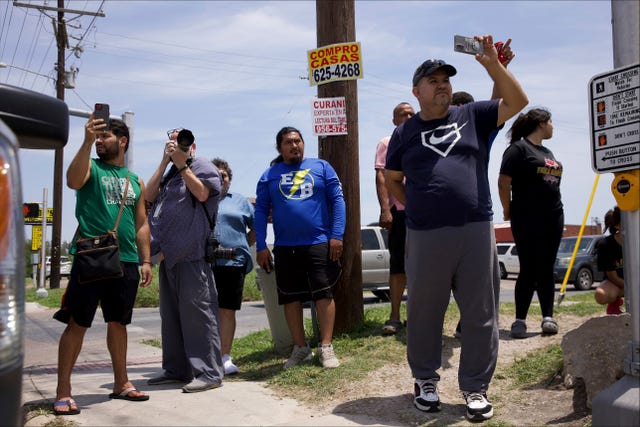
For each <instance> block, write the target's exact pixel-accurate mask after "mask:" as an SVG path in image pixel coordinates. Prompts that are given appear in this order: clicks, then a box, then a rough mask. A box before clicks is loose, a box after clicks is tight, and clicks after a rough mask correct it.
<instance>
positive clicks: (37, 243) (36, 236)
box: [31, 225, 42, 251]
mask: <svg viewBox="0 0 640 427" xmlns="http://www.w3.org/2000/svg"><path fill="white" fill-rule="evenodd" d="M41 247H42V226H41V225H34V226H33V227H31V250H32V251H37V250H39V249H40V248H41Z"/></svg>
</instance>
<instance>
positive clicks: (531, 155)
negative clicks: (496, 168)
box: [500, 138, 562, 217]
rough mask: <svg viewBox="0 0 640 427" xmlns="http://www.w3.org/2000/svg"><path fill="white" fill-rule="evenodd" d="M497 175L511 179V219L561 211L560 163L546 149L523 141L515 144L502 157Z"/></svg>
mask: <svg viewBox="0 0 640 427" xmlns="http://www.w3.org/2000/svg"><path fill="white" fill-rule="evenodd" d="M500 173H501V174H503V175H507V176H510V177H511V216H512V217H513V216H514V215H515V216H518V215H528V216H531V215H535V214H540V215H546V214H548V213H550V212H554V211H558V210H562V200H561V198H560V179H561V178H562V164H561V163H560V162H558V161H557V160H556V159H555V157H554V156H553V153H552V152H551V150H549V149H548V148H547V147H544V146H542V145H535V144H533V143H531V142H529V141H528V140H527V139H524V138H523V139H521V140H520V141H516V142H514V143H513V144H511V145H510V146H509V147H507V149H506V150H505V152H504V154H503V156H502V165H501V166H500Z"/></svg>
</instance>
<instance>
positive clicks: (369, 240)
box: [360, 225, 390, 301]
mask: <svg viewBox="0 0 640 427" xmlns="http://www.w3.org/2000/svg"><path fill="white" fill-rule="evenodd" d="M360 238H361V240H362V289H363V290H367V291H371V292H372V293H373V294H374V295H375V296H377V297H378V298H380V299H381V300H384V301H388V300H389V262H390V255H389V249H388V247H389V246H388V245H389V233H388V232H387V230H385V229H384V228H382V227H379V226H377V225H367V226H363V227H361V229H360Z"/></svg>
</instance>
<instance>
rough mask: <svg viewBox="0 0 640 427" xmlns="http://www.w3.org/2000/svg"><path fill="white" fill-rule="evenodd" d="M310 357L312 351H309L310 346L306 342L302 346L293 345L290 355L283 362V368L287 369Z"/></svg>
mask: <svg viewBox="0 0 640 427" xmlns="http://www.w3.org/2000/svg"><path fill="white" fill-rule="evenodd" d="M312 359H313V352H312V351H311V347H309V344H308V343H305V345H304V346H299V345H294V346H293V351H292V352H291V356H289V358H288V359H287V361H286V362H284V369H289V368H291V367H293V366H296V365H298V364H300V363H302V362H308V361H310V360H312Z"/></svg>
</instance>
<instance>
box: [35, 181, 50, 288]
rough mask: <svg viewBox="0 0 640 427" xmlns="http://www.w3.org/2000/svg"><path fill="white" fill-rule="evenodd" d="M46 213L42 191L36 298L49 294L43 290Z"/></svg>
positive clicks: (45, 193)
mask: <svg viewBox="0 0 640 427" xmlns="http://www.w3.org/2000/svg"><path fill="white" fill-rule="evenodd" d="M46 211H47V189H46V188H43V189H42V212H43V215H42V246H41V247H40V280H38V289H37V290H36V296H37V297H42V298H44V297H47V296H48V295H49V292H47V290H46V289H45V288H44V280H45V270H46V269H47V266H46V260H47V257H46V256H45V255H46V252H45V251H46V246H47V245H46V241H47V215H45V214H44V212H46Z"/></svg>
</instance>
